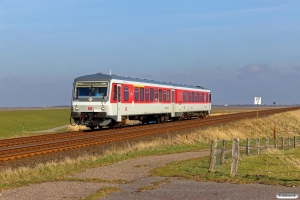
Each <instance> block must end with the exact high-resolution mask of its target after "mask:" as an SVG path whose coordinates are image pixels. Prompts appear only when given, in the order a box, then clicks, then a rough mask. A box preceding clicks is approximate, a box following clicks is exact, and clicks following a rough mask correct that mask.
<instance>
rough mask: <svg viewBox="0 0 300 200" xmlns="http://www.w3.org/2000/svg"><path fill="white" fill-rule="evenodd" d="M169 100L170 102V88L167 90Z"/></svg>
mask: <svg viewBox="0 0 300 200" xmlns="http://www.w3.org/2000/svg"><path fill="white" fill-rule="evenodd" d="M167 102H170V90H167Z"/></svg>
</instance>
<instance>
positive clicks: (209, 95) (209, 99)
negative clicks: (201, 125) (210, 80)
mask: <svg viewBox="0 0 300 200" xmlns="http://www.w3.org/2000/svg"><path fill="white" fill-rule="evenodd" d="M208 102H209V103H211V94H210V93H209V94H208Z"/></svg>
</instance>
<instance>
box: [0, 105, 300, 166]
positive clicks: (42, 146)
mask: <svg viewBox="0 0 300 200" xmlns="http://www.w3.org/2000/svg"><path fill="white" fill-rule="evenodd" d="M299 108H300V107H287V108H280V109H270V110H261V111H258V115H259V116H263V115H270V114H274V113H279V112H286V111H292V110H296V109H299ZM256 115H257V111H251V112H242V113H234V114H226V115H217V116H210V117H207V118H205V119H197V120H184V121H179V122H172V123H165V124H151V125H146V126H143V125H139V126H132V127H126V128H121V129H103V130H98V131H77V132H67V133H56V134H49V135H39V136H31V137H20V138H13V139H5V140H0V161H9V160H13V159H18V158H24V157H28V156H34V155H40V154H46V153H51V152H57V151H63V150H67V149H75V148H80V147H85V146H91V145H97V144H104V143H112V142H116V141H120V140H126V139H130V138H137V137H143V136H148V135H154V134H159V133H166V132H173V131H178V130H184V129H190V128H196V127H200V126H207V125H213V124H219V123H224V122H229V121H234V120H238V119H245V118H251V117H256Z"/></svg>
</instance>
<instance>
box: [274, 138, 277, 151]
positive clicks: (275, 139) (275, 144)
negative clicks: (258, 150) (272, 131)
mask: <svg viewBox="0 0 300 200" xmlns="http://www.w3.org/2000/svg"><path fill="white" fill-rule="evenodd" d="M274 148H275V149H276V148H277V138H274Z"/></svg>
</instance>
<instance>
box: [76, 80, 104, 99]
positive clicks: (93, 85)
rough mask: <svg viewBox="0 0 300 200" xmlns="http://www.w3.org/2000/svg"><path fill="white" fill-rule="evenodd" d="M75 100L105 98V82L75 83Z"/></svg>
mask: <svg viewBox="0 0 300 200" xmlns="http://www.w3.org/2000/svg"><path fill="white" fill-rule="evenodd" d="M75 87H76V90H75V91H76V93H75V94H76V96H75V97H76V99H79V98H89V97H93V98H101V99H103V98H104V97H107V88H108V83H107V82H76V85H75Z"/></svg>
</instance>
